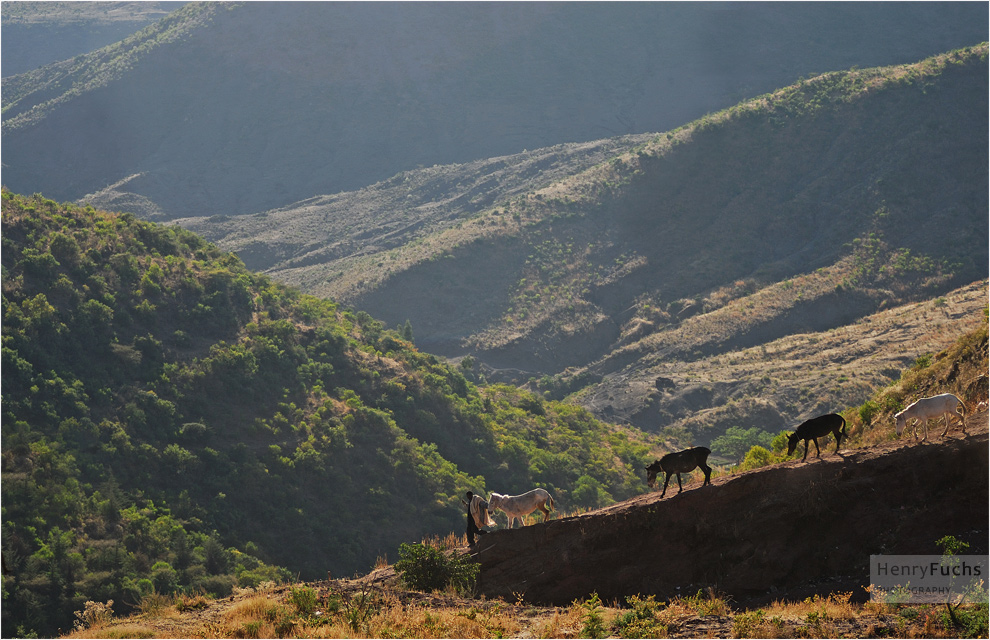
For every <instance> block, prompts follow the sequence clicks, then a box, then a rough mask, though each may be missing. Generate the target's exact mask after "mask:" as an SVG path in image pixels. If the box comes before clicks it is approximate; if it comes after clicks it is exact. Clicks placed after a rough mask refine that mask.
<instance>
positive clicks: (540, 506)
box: [536, 502, 550, 522]
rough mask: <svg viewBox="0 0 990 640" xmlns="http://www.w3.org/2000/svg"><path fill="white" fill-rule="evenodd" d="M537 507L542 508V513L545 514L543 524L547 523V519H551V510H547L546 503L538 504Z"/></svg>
mask: <svg viewBox="0 0 990 640" xmlns="http://www.w3.org/2000/svg"><path fill="white" fill-rule="evenodd" d="M536 506H538V507H539V508H540V511H542V512H543V522H546V521H547V519H548V518H549V517H550V510H549V509H547V506H546V503H545V502H544V503H543V504H538V505H536Z"/></svg>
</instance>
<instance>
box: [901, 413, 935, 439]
mask: <svg viewBox="0 0 990 640" xmlns="http://www.w3.org/2000/svg"><path fill="white" fill-rule="evenodd" d="M946 420H948V418H946ZM906 426H907V416H905V415H904V412H903V411H901V412H900V413H895V414H894V431H896V432H897V436H898V437H900V435H901V434H902V433H904V427H906Z"/></svg>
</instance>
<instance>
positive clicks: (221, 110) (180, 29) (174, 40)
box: [3, 2, 987, 219]
mask: <svg viewBox="0 0 990 640" xmlns="http://www.w3.org/2000/svg"><path fill="white" fill-rule="evenodd" d="M7 4H10V5H12V6H15V5H18V3H5V6H6V5H7ZM69 4H72V3H69ZM71 19H72V16H71V15H68V16H67V17H66V22H65V24H64V25H62V26H63V27H65V28H68V27H69V24H70V23H69V21H70V20H71ZM7 24H8V22H7V20H6V18H5V22H4V29H5V31H6V29H7ZM986 24H987V7H986V6H985V5H983V4H980V3H786V4H785V3H628V4H624V3H607V4H606V3H574V4H567V3H463V4H461V3H437V4H433V3H315V2H305V3H278V2H275V3H266V2H249V3H243V4H236V3H229V4H219V3H217V4H198V3H197V4H190V5H187V6H184V7H183V8H182V9H180V10H178V11H176V12H174V13H172V14H170V15H169V16H168V17H167V18H165V19H162V20H160V21H158V22H155V23H154V24H151V25H150V26H148V27H146V28H145V29H143V30H141V31H140V32H138V33H136V34H134V35H133V36H131V37H129V38H127V39H125V40H123V41H121V42H118V43H114V44H112V45H109V46H107V47H105V48H103V49H100V50H98V51H94V52H92V53H89V54H85V55H82V56H76V57H74V58H72V59H69V60H65V61H62V62H57V63H54V64H52V65H49V66H47V67H43V68H41V69H35V70H32V71H28V72H26V73H22V74H20V75H15V76H10V75H8V73H7V71H6V67H4V79H3V180H4V183H5V184H6V185H7V186H8V187H9V188H11V189H13V190H15V191H19V192H26V193H30V192H43V193H45V194H47V195H48V196H49V197H55V198H58V199H60V200H75V199H78V198H81V197H83V196H85V195H87V194H95V193H97V192H101V191H103V192H104V198H103V199H102V200H101V204H104V205H107V206H109V207H111V208H113V209H127V210H131V211H134V212H136V213H139V214H140V215H143V216H146V217H155V218H157V219H165V218H174V217H180V216H191V215H217V214H243V213H255V212H258V211H264V210H267V209H270V208H273V207H277V206H284V205H288V204H291V203H293V202H296V201H299V200H302V199H305V198H310V197H312V196H315V195H319V194H334V193H337V192H340V191H345V190H354V189H359V188H362V187H365V186H367V185H370V184H372V183H375V182H378V181H380V180H383V179H386V178H389V177H391V176H393V175H395V174H397V173H399V172H401V171H408V170H412V169H415V168H417V167H420V166H423V167H429V166H433V165H435V164H449V163H463V162H472V161H476V160H479V159H484V158H490V157H494V156H502V155H506V154H514V153H519V152H522V151H523V150H526V149H536V148H543V147H547V146H552V145H556V144H559V143H570V142H585V141H591V140H597V139H601V138H605V137H611V136H616V135H624V134H640V133H644V132H650V131H653V132H656V131H666V130H669V129H673V128H676V127H678V126H681V125H683V124H684V123H686V122H689V121H692V120H694V119H696V118H698V117H700V116H702V115H704V114H705V113H707V112H711V111H716V110H719V109H722V108H726V107H729V106H731V105H733V104H735V103H737V102H739V101H740V100H742V99H744V98H747V97H752V96H756V95H760V94H763V93H765V92H767V91H771V90H774V89H776V88H778V87H781V86H785V85H788V84H791V83H793V82H794V81H796V80H797V79H798V78H800V77H802V76H810V75H814V74H819V73H822V72H826V71H833V70H838V69H847V68H850V67H854V66H859V67H871V66H876V65H887V64H898V63H908V62H914V61H917V60H920V59H922V58H924V57H927V56H930V55H934V54H936V53H939V52H943V51H948V50H951V49H954V48H957V47H961V46H968V45H972V44H975V43H977V42H981V41H983V40H986V39H987V36H986ZM84 28H87V29H88V28H91V27H90V26H89V25H86V26H85V27H84ZM52 29H54V27H53V28H52ZM52 33H57V31H54V30H47V31H44V32H39V33H38V36H37V37H38V42H37V44H36V45H34V46H33V47H32V46H31V45H29V44H28V43H27V42H26V41H24V40H22V39H21V38H18V39H17V40H16V42H18V43H23V44H19V45H18V46H19V47H20V46H23V47H25V48H39V49H45V48H47V47H48V45H49V43H50V42H51V39H50V35H51V34H52ZM63 39H64V37H63ZM5 46H6V45H5Z"/></svg>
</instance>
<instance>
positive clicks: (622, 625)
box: [615, 595, 668, 638]
mask: <svg viewBox="0 0 990 640" xmlns="http://www.w3.org/2000/svg"><path fill="white" fill-rule="evenodd" d="M655 598H656V596H653V595H648V596H646V598H640V597H639V596H629V597H628V598H626V602H627V603H628V604H629V606H630V607H631V609H630V610H629V611H626V612H625V613H622V614H620V615H619V616H618V617H616V619H615V626H616V627H618V634H619V637H620V638H664V637H667V635H668V629H667V625H666V624H665V623H664V622H662V621H661V620H660V618H659V614H660V607H661V606H662V603H659V602H657V601H656V600H655Z"/></svg>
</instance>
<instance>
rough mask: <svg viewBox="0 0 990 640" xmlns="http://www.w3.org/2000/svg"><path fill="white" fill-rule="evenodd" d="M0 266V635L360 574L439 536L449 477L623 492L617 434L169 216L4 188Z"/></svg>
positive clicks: (623, 443)
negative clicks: (186, 596)
mask: <svg viewBox="0 0 990 640" xmlns="http://www.w3.org/2000/svg"><path fill="white" fill-rule="evenodd" d="M2 259H3V349H2V351H3V372H4V375H3V416H2V429H3V431H2V435H3V458H2V462H3V485H2V490H3V540H4V549H3V552H4V555H5V561H6V564H7V566H9V567H10V568H11V570H12V571H13V575H14V579H13V581H12V582H9V583H8V582H5V592H4V619H3V625H4V635H5V636H13V635H23V634H24V633H27V632H29V631H31V630H35V631H37V632H39V633H41V634H43V635H48V634H52V633H54V631H55V630H56V629H57V628H59V627H61V628H63V629H65V628H68V626H69V624H70V623H71V620H72V612H73V611H74V610H79V609H81V605H82V603H83V601H84V600H87V599H92V600H100V601H105V600H107V599H111V598H112V599H114V601H115V602H117V603H118V605H120V604H123V605H125V606H126V605H128V604H130V605H133V604H134V603H136V602H138V601H139V599H140V596H141V595H142V594H145V593H148V592H149V591H150V590H152V589H156V590H158V591H159V592H171V591H174V590H177V589H185V590H197V589H201V590H205V591H207V592H211V593H214V594H223V593H226V592H229V590H230V589H231V587H232V586H233V585H252V584H257V583H258V582H260V581H263V580H268V579H273V578H277V577H280V576H285V575H286V570H288V571H289V572H291V573H292V574H299V575H302V576H304V577H306V576H309V577H316V576H325V575H326V572H327V571H328V570H329V571H331V572H332V573H333V574H335V575H341V574H346V573H350V572H354V571H358V570H367V569H368V568H370V566H371V565H372V564H373V563H374V561H375V559H376V557H379V556H389V555H390V554H392V556H393V557H394V553H395V550H396V548H397V547H398V544H399V543H400V542H415V541H418V540H419V539H421V538H422V537H423V536H428V535H435V534H446V533H448V532H450V531H461V530H462V528H463V526H464V516H463V511H462V507H461V504H460V498H461V496H463V494H464V492H465V491H467V490H474V491H481V492H487V491H490V490H497V491H501V492H504V493H516V492H522V491H525V490H528V489H529V488H532V487H533V486H536V485H540V486H544V487H546V488H547V489H549V490H550V491H552V492H553V493H554V496H555V498H556V500H557V504H558V509H564V510H572V509H575V508H579V507H595V506H600V505H603V504H608V503H610V502H612V501H613V500H615V499H621V498H625V497H628V496H630V495H634V494H636V493H639V492H642V491H643V490H645V485H644V484H643V480H642V478H640V477H639V474H638V472H637V471H638V470H639V469H641V468H642V466H643V464H644V462H645V461H646V459H647V458H648V455H649V451H648V447H647V446H646V445H645V444H644V443H643V442H641V441H639V440H637V439H636V437H634V436H631V435H629V434H626V433H622V432H619V431H617V430H615V429H614V428H613V427H610V426H608V425H605V424H603V423H600V422H598V421H597V420H595V419H594V418H592V416H591V415H590V414H589V413H588V412H587V411H585V410H583V409H580V408H577V407H575V406H572V405H566V404H561V403H558V402H552V401H545V400H544V399H542V398H541V397H538V396H534V395H531V394H529V393H527V392H524V391H520V390H517V389H515V388H512V387H507V386H493V387H478V386H476V385H475V384H474V383H473V382H472V381H471V380H470V379H469V378H468V377H466V375H465V374H466V373H467V372H466V370H465V369H460V370H458V369H455V368H452V367H451V366H448V365H446V364H444V363H443V362H441V361H440V360H439V359H437V358H436V357H434V356H432V355H429V354H426V353H423V352H420V351H419V350H417V349H416V347H415V346H414V345H413V343H412V342H411V341H410V338H411V336H410V335H409V328H408V327H406V328H403V329H402V330H401V331H395V330H388V329H386V328H385V327H384V326H383V325H382V324H381V323H380V322H378V321H376V320H374V319H373V318H372V317H371V316H369V315H368V314H366V313H363V312H353V311H349V310H346V309H343V308H341V307H338V306H337V305H335V304H334V303H332V302H329V301H324V300H320V299H317V298H314V297H311V296H307V295H303V294H300V293H299V292H298V291H296V290H293V289H290V288H287V287H285V286H283V285H279V284H277V283H275V282H273V281H272V280H271V279H270V278H268V277H266V276H262V275H257V274H254V273H252V272H249V271H248V270H246V269H245V268H244V266H243V264H242V263H241V262H240V260H238V259H237V258H236V257H235V256H233V255H232V254H227V253H224V252H222V251H219V250H218V249H216V248H215V247H214V246H212V245H210V244H208V243H206V242H205V241H203V240H202V239H201V238H199V237H198V236H195V235H194V234H192V233H191V232H188V231H185V230H182V229H180V228H165V227H161V226H158V225H155V224H153V223H149V222H144V221H140V220H138V219H136V218H135V217H134V216H133V215H130V214H115V213H106V212H102V211H97V210H94V209H93V208H91V207H86V208H81V207H78V206H74V205H67V204H59V203H56V202H54V201H52V200H48V199H46V198H44V197H42V196H40V195H35V196H32V197H24V196H20V195H16V194H13V193H11V192H10V191H8V190H6V189H5V190H4V191H3V253H2ZM468 375H469V374H468ZM277 567H284V569H280V568H277Z"/></svg>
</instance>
